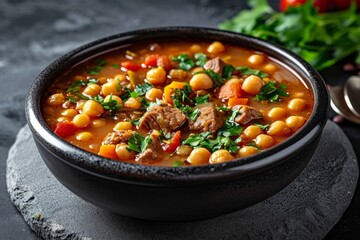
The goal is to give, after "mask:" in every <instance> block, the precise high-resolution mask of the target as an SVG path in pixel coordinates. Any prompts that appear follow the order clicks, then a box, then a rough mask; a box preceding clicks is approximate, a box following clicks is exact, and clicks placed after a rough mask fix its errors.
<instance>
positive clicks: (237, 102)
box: [228, 98, 249, 108]
mask: <svg viewBox="0 0 360 240" xmlns="http://www.w3.org/2000/svg"><path fill="white" fill-rule="evenodd" d="M248 101H249V99H248V98H229V101H228V107H230V108H232V107H233V106H236V105H246V104H248Z"/></svg>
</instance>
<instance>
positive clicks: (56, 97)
mask: <svg viewBox="0 0 360 240" xmlns="http://www.w3.org/2000/svg"><path fill="white" fill-rule="evenodd" d="M64 102H65V97H64V95H63V94H62V93H55V94H53V95H51V96H50V97H49V98H48V99H47V101H46V103H47V104H48V105H50V106H61V105H62V104H63V103H64Z"/></svg>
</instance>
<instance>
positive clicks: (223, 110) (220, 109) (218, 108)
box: [216, 106, 230, 112]
mask: <svg viewBox="0 0 360 240" xmlns="http://www.w3.org/2000/svg"><path fill="white" fill-rule="evenodd" d="M216 110H217V111H221V112H227V111H230V108H227V107H224V106H222V107H217V108H216Z"/></svg>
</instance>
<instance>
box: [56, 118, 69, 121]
mask: <svg viewBox="0 0 360 240" xmlns="http://www.w3.org/2000/svg"><path fill="white" fill-rule="evenodd" d="M69 121H70V119H69V118H67V117H59V118H58V119H57V122H69Z"/></svg>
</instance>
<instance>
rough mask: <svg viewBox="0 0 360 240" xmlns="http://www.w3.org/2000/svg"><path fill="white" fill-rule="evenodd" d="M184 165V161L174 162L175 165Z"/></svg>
mask: <svg viewBox="0 0 360 240" xmlns="http://www.w3.org/2000/svg"><path fill="white" fill-rule="evenodd" d="M182 165H184V162H183V161H175V162H173V163H172V166H173V167H180V166H182Z"/></svg>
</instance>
